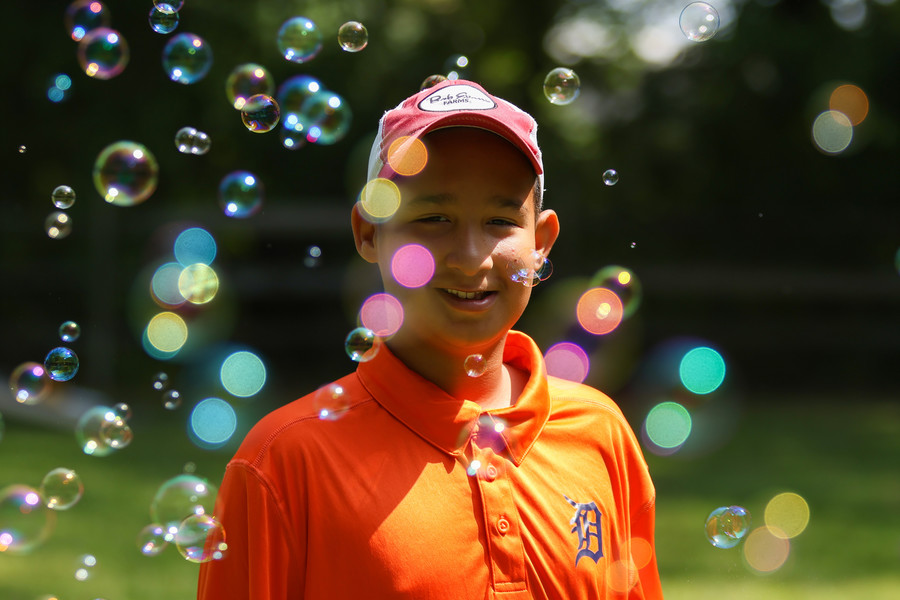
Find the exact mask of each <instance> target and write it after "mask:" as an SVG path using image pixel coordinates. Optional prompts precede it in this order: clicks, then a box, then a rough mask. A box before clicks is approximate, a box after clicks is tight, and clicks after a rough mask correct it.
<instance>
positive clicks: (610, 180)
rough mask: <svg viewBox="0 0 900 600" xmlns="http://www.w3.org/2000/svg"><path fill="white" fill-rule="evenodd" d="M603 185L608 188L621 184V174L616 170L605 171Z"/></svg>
mask: <svg viewBox="0 0 900 600" xmlns="http://www.w3.org/2000/svg"><path fill="white" fill-rule="evenodd" d="M603 183H604V185H606V186H610V187H611V186H614V185H616V184H617V183H619V172H618V171H616V170H615V169H607V170H605V171H603Z"/></svg>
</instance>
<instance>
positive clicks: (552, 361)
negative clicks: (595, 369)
mask: <svg viewBox="0 0 900 600" xmlns="http://www.w3.org/2000/svg"><path fill="white" fill-rule="evenodd" d="M544 365H545V366H546V368H547V375H552V376H553V377H559V378H560V379H566V380H568V381H577V382H578V383H581V382H582V381H584V380H585V379H586V378H587V376H588V373H589V372H590V370H591V360H590V358H588V355H587V352H585V351H584V348H582V347H581V346H579V345H578V344H575V343H572V342H558V343H556V344H553V345H552V346H550V347H549V348H548V349H547V352H546V353H544Z"/></svg>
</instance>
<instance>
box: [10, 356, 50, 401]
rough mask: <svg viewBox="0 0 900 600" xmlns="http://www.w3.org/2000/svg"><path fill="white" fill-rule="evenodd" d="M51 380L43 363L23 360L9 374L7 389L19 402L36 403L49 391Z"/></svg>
mask: <svg viewBox="0 0 900 600" xmlns="http://www.w3.org/2000/svg"><path fill="white" fill-rule="evenodd" d="M52 383H53V382H52V380H51V379H50V376H49V375H48V374H47V370H46V369H45V368H44V366H43V365H41V364H38V363H36V362H31V361H28V362H24V363H22V364H20V365H19V366H18V367H16V368H15V369H13V371H12V373H10V376H9V389H10V391H11V392H12V394H13V397H15V399H16V402H18V403H20V404H37V403H38V402H40V401H41V400H43V399H44V398H46V397H47V395H48V394H49V393H50V389H51V385H52Z"/></svg>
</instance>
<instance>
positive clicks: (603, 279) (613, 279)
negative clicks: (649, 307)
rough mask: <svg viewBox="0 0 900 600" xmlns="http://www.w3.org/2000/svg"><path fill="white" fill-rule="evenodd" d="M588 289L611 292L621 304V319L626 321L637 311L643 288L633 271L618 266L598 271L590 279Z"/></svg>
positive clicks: (610, 266)
mask: <svg viewBox="0 0 900 600" xmlns="http://www.w3.org/2000/svg"><path fill="white" fill-rule="evenodd" d="M589 285H590V287H599V288H606V289H608V290H611V291H613V292H614V293H615V294H616V296H618V297H619V300H620V301H621V302H622V318H623V319H627V318H628V317H630V316H631V315H633V314H634V313H635V311H637V309H638V307H639V306H640V305H641V300H642V298H643V295H644V292H643V286H642V285H641V281H640V279H638V277H637V275H635V273H634V271H632V270H631V269H629V268H627V267H622V266H619V265H609V266H606V267H603V268H602V269H599V270H598V271H597V272H596V273H594V276H593V277H591V280H590V284H589Z"/></svg>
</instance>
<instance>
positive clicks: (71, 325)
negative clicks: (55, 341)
mask: <svg viewBox="0 0 900 600" xmlns="http://www.w3.org/2000/svg"><path fill="white" fill-rule="evenodd" d="M80 336H81V325H79V324H78V323H76V322H75V321H66V322H64V323H63V324H62V325H60V326H59V339H61V340H62V341H64V342H65V343H67V344H68V343H69V342H74V341H75V340H77V339H78V338H79V337H80Z"/></svg>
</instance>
